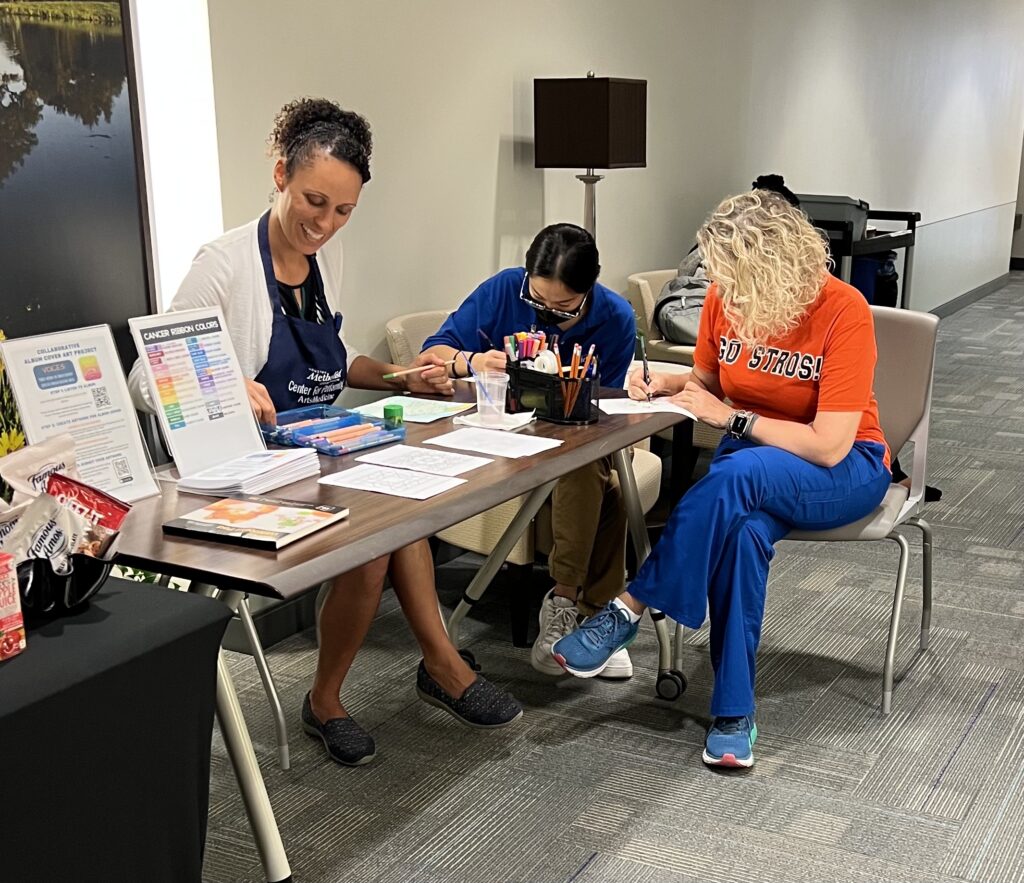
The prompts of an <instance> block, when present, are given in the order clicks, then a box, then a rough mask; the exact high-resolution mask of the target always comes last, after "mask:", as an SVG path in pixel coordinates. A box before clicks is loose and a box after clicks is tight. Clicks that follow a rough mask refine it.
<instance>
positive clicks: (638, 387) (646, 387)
mask: <svg viewBox="0 0 1024 883" xmlns="http://www.w3.org/2000/svg"><path fill="white" fill-rule="evenodd" d="M689 378H690V374H689V372H687V373H686V374H667V373H662V372H660V371H651V372H650V382H648V383H644V369H643V367H641V366H638V367H636V368H634V369H633V372H632V373H631V374H630V375H629V383H628V385H627V387H626V389H627V391H628V392H629V397H630V398H631V399H636V400H637V401H645V400H646V399H648V398H652V399H653V398H654V397H655V396H664V395H672V394H673V393H675V392H678V391H679V390H681V389H682V388H683V386H684V385H685V381H686V380H689ZM680 381H682V382H680Z"/></svg>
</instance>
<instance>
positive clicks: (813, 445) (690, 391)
mask: <svg viewBox="0 0 1024 883" xmlns="http://www.w3.org/2000/svg"><path fill="white" fill-rule="evenodd" d="M672 401H673V402H675V403H676V404H678V405H681V406H682V407H684V408H686V410H687V411H689V412H690V413H691V414H693V415H694V416H696V417H697V419H698V420H700V421H701V422H702V423H707V424H708V425H709V426H715V427H717V428H719V429H724V428H725V427H726V424H727V423H728V422H729V417H730V415H731V414H732V412H733V409H732V408H731V407H729V405H727V404H725V402H723V401H722V400H721V399H720V398H719V397H718V396H716V395H714V394H713V393H712V392H710V391H709V390H707V389H705V388H704V387H702V386H700V385H698V384H697V383H694V382H692V381H691V382H689V383H687V384H686V386H685V387H684V389H683V391H682V392H680V393H679V394H677V395H675V396H673V397H672ZM861 415H862V412H861V411H818V413H817V414H815V415H814V420H813V421H812V422H811V423H806V424H804V423H796V422H795V421H792V420H776V419H774V418H771V417H758V418H757V420H756V421H755V423H754V428H753V431H752V432H751V435H750V438H751V440H753V441H756V442H758V443H759V444H762V445H771V446H772V447H776V448H781V449H782V450H784V451H789V452H790V453H791V454H796V455H797V456H798V457H802V458H803V459H804V460H807V461H808V462H810V463H814V464H816V465H818V466H827V467H832V466H835V465H836V464H837V463H839V462H840V461H841V460H842V459H843V458H844V457H845V456H846V455H847V454H849V453H850V449H851V448H852V447H853V442H854V440H855V439H856V437H857V427H858V426H860V419H861Z"/></svg>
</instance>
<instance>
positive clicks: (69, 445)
mask: <svg viewBox="0 0 1024 883" xmlns="http://www.w3.org/2000/svg"><path fill="white" fill-rule="evenodd" d="M75 462H76V461H75V440H74V439H73V438H72V437H71V436H70V435H68V434H66V433H65V434H64V435H55V436H54V437H53V438H48V439H47V440H46V441H44V442H39V444H36V445H29V446H28V447H27V448H22V449H21V450H19V451H15V452H14V453H13V454H8V455H7V456H6V457H4V458H3V459H0V477H2V478H3V480H4V481H6V482H7V484H9V485H10V486H11V488H13V490H14V498H13V499H12V500H11V502H12V504H13V505H17V504H18V503H23V502H25V501H26V500H30V499H32V497H35V496H38V495H39V494H45V493H46V482H47V481H49V478H50V476H51V475H53V473H54V472H61V473H63V474H64V475H70V476H71V477H72V478H78V469H77V468H76V465H75Z"/></svg>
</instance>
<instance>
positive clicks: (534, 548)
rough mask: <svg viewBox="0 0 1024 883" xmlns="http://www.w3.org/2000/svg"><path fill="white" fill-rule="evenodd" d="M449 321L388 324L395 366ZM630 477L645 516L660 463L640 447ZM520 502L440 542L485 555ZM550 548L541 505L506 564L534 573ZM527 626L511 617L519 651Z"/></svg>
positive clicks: (431, 316) (432, 316) (457, 528)
mask: <svg viewBox="0 0 1024 883" xmlns="http://www.w3.org/2000/svg"><path fill="white" fill-rule="evenodd" d="M448 315H449V313H448V311H445V310H434V311H432V312H425V313H408V314H406V315H403V316H396V317H395V318H394V319H391V320H390V321H389V322H388V323H387V324H386V325H385V332H386V335H387V342H388V349H389V350H390V352H391V359H392V361H393V362H395V364H398V365H407V364H409V362H411V361H412V359H413V358H414V357H415V356H416V355H417V354H418V353H419V351H420V348H421V346H422V345H423V341H424V340H425V339H426V338H427V337H428V336H430V335H431V334H432V333H433V332H435V331H436V330H437V329H438V328H439V327H440V326H441V323H442V322H444V320H445V319H446V318H447V317H448ZM633 472H634V474H635V475H636V482H637V487H638V489H639V491H640V502H641V504H642V506H643V510H644V512H645V513H647V512H649V511H650V510H651V508H652V507H653V506H654V503H655V501H656V500H657V499H658V492H659V491H660V489H661V460H660V459H659V458H658V457H657V456H655V455H654V454H652V453H651V452H650V451H649V450H645V449H644V446H638V447H636V448H635V449H634V451H633ZM524 499H525V498H524V497H516V498H515V499H512V500H509V501H508V502H506V503H502V504H501V505H500V506H496V507H495V508H493V509H490V510H489V511H487V512H484V513H482V514H480V515H477V516H474V517H473V518H470V519H469V520H467V521H463V522H461V523H459V524H456V525H453V526H452V527H449V528H447V529H446V530H443V531H441V532H440V533H439V534H438V535H437V536H438V539H440V540H443V541H444V542H446V543H450V544H451V545H453V546H456V547H457V548H459V549H466V550H467V551H470V552H476V553H477V554H480V555H487V554H489V553H490V552H491V550H492V549H493V548H494V546H495V545H496V544H497V542H498V539H499V538H500V537H501V535H502V533H504V531H505V528H506V527H508V525H509V523H510V522H511V521H512V519H513V518H514V517H515V515H516V513H517V512H518V511H519V509H520V508H521V506H522V504H523V500H524ZM551 543H552V536H551V506H550V504H549V503H545V505H544V506H543V507H542V508H541V510H540V511H539V512H538V513H537V516H536V517H535V518H534V520H533V522H532V523H531V525H530V527H529V528H527V530H526V531H525V532H524V533H523V535H522V537H520V539H519V542H517V543H516V545H515V546H513V547H512V551H511V552H510V553H509V555H508V557H507V558H506V559H505V560H506V561H507V562H508V563H509V564H511V565H516V566H520V567H523V568H532V566H533V562H534V560H535V558H536V555H537V553H538V552H541V553H543V554H545V555H546V554H548V553H549V552H550V551H551ZM520 612H521V611H520ZM526 625H527V623H526V622H525V621H521V620H519V619H518V618H517V614H515V613H514V614H513V632H514V633H513V641H514V643H516V644H517V645H520V646H522V645H523V644H525V641H526V635H525V627H526Z"/></svg>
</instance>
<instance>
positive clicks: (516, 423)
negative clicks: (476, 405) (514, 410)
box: [452, 411, 535, 432]
mask: <svg viewBox="0 0 1024 883" xmlns="http://www.w3.org/2000/svg"><path fill="white" fill-rule="evenodd" d="M534 419H535V418H534V416H533V411H523V412H522V413H521V414H502V415H501V423H500V424H498V425H497V426H495V425H494V424H492V423H484V422H483V420H481V419H480V415H479V414H477V413H476V412H475V411H474V412H473V413H472V414H460V415H459V416H458V417H456V418H455V419H454V420H452V423H453V424H454V425H455V426H475V427H477V429H500V430H501V431H502V432H518V431H519V430H520V429H522V428H523V427H524V426H529V425H530V424H531V423H533V421H534Z"/></svg>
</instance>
